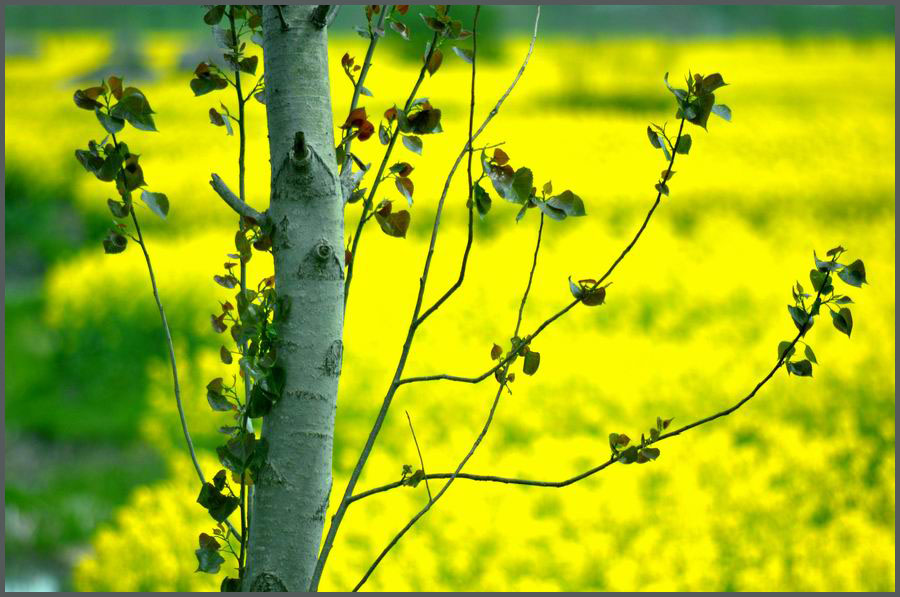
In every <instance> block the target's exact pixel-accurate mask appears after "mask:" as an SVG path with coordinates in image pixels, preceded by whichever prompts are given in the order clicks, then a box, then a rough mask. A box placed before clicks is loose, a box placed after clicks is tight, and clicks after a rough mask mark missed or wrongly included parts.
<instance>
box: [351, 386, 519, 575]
mask: <svg viewBox="0 0 900 597" xmlns="http://www.w3.org/2000/svg"><path fill="white" fill-rule="evenodd" d="M505 387H506V385H505V384H499V385H498V387H497V393H496V394H495V395H494V402H493V403H492V404H491V410H490V412H489V413H488V418H487V421H485V423H484V427H482V428H481V433H479V434H478V437H477V438H475V442H474V443H473V444H472V447H471V448H470V449H469V452H468V454H466V456H465V457H464V458H463V459H462V461H461V462H460V463H459V466H457V467H456V471H455V472H454V473H453V474H452V475H450V478H449V479H448V480H447V482H446V483H444V486H443V487H441V490H440V491H439V492H438V493H437V495H436V496H434V499H433V500H429V502H428V503H427V504H425V507H424V508H422V509H421V510H419V512H418V514H416V515H415V516H413V517H412V518H411V519H410V521H409V522H408V523H406V525H405V526H404V527H403V528H402V529H401V530H400V532H399V533H397V534H396V535H395V536H394V538H393V539H391V542H390V543H388V545H387V547H385V548H384V549H383V550H382V551H381V553H380V554H378V557H377V558H375V561H374V562H372V565H371V566H369V569H368V570H366V573H365V574H364V575H363V577H362V579H360V581H359V582H358V583H356V586H355V587H353V591H354V592H356V591H359V589H360V588H361V587H362V586H363V585H364V584H365V583H366V581H367V580H368V579H369V577H370V576H371V575H372V573H373V572H374V571H375V568H377V567H378V564H380V563H381V560H383V559H384V557H385V556H386V555H387V554H388V552H389V551H391V549H392V548H393V547H394V546H395V545H396V544H397V542H398V541H400V539H402V538H403V535H405V534H406V532H407V531H409V529H411V528H412V527H413V525H414V524H416V523H417V522H418V521H419V519H420V518H422V517H423V516H425V514H427V513H428V511H429V510H431V507H432V506H433V505H434V504H435V502H437V501H438V500H439V499H441V496H442V495H444V494H445V493H446V492H447V490H448V489H450V485H451V484H452V483H453V481H454V480H455V479H456V478H457V477H458V476H459V474H460V471H461V470H462V468H463V467H464V466H465V465H466V463H467V462H468V461H469V459H470V458H472V455H473V454H474V453H475V450H476V449H477V448H478V446H479V445H480V444H481V440H482V439H484V436H485V435H486V434H487V431H488V428H489V427H490V426H491V421H492V420H493V419H494V412H495V411H496V410H497V405H498V404H499V403H500V396H501V395H502V394H503V389H504V388H505Z"/></svg>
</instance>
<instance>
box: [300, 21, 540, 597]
mask: <svg viewBox="0 0 900 597" xmlns="http://www.w3.org/2000/svg"><path fill="white" fill-rule="evenodd" d="M540 16H541V7H540V6H538V7H537V13H536V15H535V21H534V34H533V35H532V37H531V43H530V45H529V47H528V53H527V54H526V55H525V60H524V61H523V63H522V67H521V68H520V69H519V72H518V73H517V74H516V76H515V78H514V79H513V82H512V84H511V85H510V86H509V88H508V89H507V90H506V92H505V93H504V94H503V95H502V96H501V98H500V100H499V101H498V102H497V104H496V106H495V107H494V109H493V110H491V113H490V114H489V115H488V117H487V118H486V119H485V121H484V123H483V124H482V125H481V127H480V128H479V129H478V132H476V133H475V135H474V136H471V137H470V138H469V139H468V140H467V141H466V146H465V148H464V150H463V151H462V152H461V153H460V154H459V156H458V157H457V159H456V162H455V163H454V164H453V167H452V168H451V170H450V175H449V176H448V178H447V182H446V183H445V184H444V190H443V193H442V194H441V199H440V201H439V202H438V208H437V213H436V214H435V222H434V228H433V230H432V235H431V243H430V246H429V249H428V256H427V257H426V261H425V268H424V271H423V273H422V277H421V278H420V279H419V293H418V297H417V299H416V306H415V309H414V310H413V316H412V321H411V323H410V326H409V330H408V331H407V335H406V340H405V342H404V344H403V349H402V351H401V353H400V359H399V362H398V363H397V369H396V371H395V372H394V377H393V379H392V381H391V385H390V386H389V387H388V391H387V393H386V394H385V397H384V400H383V402H382V405H381V409H380V410H379V412H378V415H377V417H376V419H375V423H374V424H373V426H372V430H371V431H370V432H369V437H368V438H367V439H366V444H365V446H363V449H362V452H361V453H360V456H359V459H358V460H357V463H356V466H355V467H354V469H353V472H352V473H351V475H350V480H349V481H348V483H347V487H346V489H345V490H344V495H343V497H342V498H341V502H340V504H339V505H338V508H337V511H336V512H335V514H334V516H333V517H332V519H331V525H330V526H329V528H328V534H327V535H326V536H325V540H324V541H323V543H322V550H321V552H320V553H319V558H318V560H317V562H316V569H315V571H314V572H313V576H312V579H311V581H310V590H311V591H314V590H316V589H317V588H318V585H319V580H320V578H321V576H322V570H323V569H324V567H325V562H326V561H327V559H328V554H329V553H330V552H331V547H332V545H333V544H334V538H335V536H336V535H337V531H338V528H340V524H341V521H342V520H343V518H344V513H345V512H346V511H347V500H348V499H349V498H350V497H351V496H352V495H353V489H354V488H355V487H356V483H357V482H358V481H359V477H360V475H361V474H362V469H363V467H364V466H365V464H366V461H367V460H368V458H369V454H370V453H371V451H372V446H373V445H374V444H375V439H376V438H377V437H378V433H379V431H381V426H382V425H383V424H384V420H385V417H386V416H387V412H388V409H389V408H390V406H391V402H392V400H393V398H394V394H395V393H396V392H397V388H399V387H400V378H401V375H402V374H403V369H404V367H405V366H406V360H407V358H408V357H409V351H410V349H411V348H412V341H413V337H414V336H415V332H416V328H417V321H418V319H419V313H420V310H421V308H422V298H423V296H424V294H425V281H426V279H427V278H428V270H429V268H430V265H431V258H432V256H433V254H434V244H435V241H436V239H437V229H438V226H439V225H440V216H441V211H442V209H443V205H444V201H445V199H446V197H447V191H448V189H449V186H450V179H451V178H452V176H453V173H454V172H455V171H456V168H457V167H458V166H459V163H460V161H461V160H462V158H463V156H464V155H465V153H466V151H467V150H468V148H469V147H471V145H472V142H473V141H474V139H475V137H477V136H478V135H479V134H481V132H482V131H483V130H484V128H485V127H486V126H487V124H488V123H489V122H490V121H491V119H493V117H494V116H496V115H497V112H498V111H499V109H500V106H501V105H502V103H503V102H504V101H505V100H506V98H507V97H508V96H509V94H510V93H512V90H513V88H514V87H515V85H516V83H518V81H519V79H520V78H521V76H522V73H523V72H524V71H525V67H526V66H527V65H528V60H529V59H530V58H531V54H532V52H533V51H534V44H535V41H536V40H537V30H538V23H539V22H540ZM435 43H436V42H435ZM435 43H432V45H431V49H433V48H434V46H435ZM425 63H426V64H427V63H428V60H427V58H426V60H425ZM424 73H425V67H424V66H423V69H422V71H420V73H419V79H420V81H421V79H422V78H423V77H424ZM417 87H418V84H417ZM410 98H412V95H411V96H410ZM408 103H409V102H407V104H408ZM398 133H399V127H398V129H397V130H396V131H395V132H394V135H393V136H392V137H391V144H390V145H389V147H388V150H390V149H391V148H392V147H393V145H394V142H395V141H396V139H397V136H398ZM387 157H388V154H387V153H386V154H385V159H384V161H382V163H381V168H380V169H379V172H378V176H377V177H376V179H375V183H376V184H375V185H373V190H372V193H370V199H371V197H372V196H373V194H374V192H375V187H377V183H378V182H379V179H380V178H381V175H382V173H383V171H384V167H385V164H386V163H387ZM369 203H371V200H369V201H368V202H367V205H368V204H369ZM364 207H365V206H364ZM363 214H365V209H364V211H363ZM361 221H362V220H361ZM361 228H362V224H360V226H359V228H358V231H359V230H360V229H361ZM358 240H359V238H358V236H357V238H354V243H356V242H358ZM354 248H355V245H354ZM355 253H356V251H355V250H354V251H353V255H352V256H351V265H352V263H353V262H352V260H353V259H355V257H356V255H355ZM349 282H350V269H349V268H348V275H347V284H349ZM347 288H348V287H347V286H346V285H345V295H344V300H345V304H344V308H345V310H346V299H347V296H346V291H347Z"/></svg>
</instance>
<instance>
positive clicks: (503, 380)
mask: <svg viewBox="0 0 900 597" xmlns="http://www.w3.org/2000/svg"><path fill="white" fill-rule="evenodd" d="M543 231H544V213H543V212H541V221H540V224H539V225H538V235H537V241H536V242H535V245H534V261H533V262H532V264H531V271H530V272H529V273H528V284H527V285H526V286H525V292H524V293H522V303H521V305H520V306H519V314H518V317H517V318H516V331H515V332H514V333H513V336H517V335H518V334H519V326H520V325H521V324H522V314H523V312H524V311H525V303H527V302H528V294H529V293H530V292H531V283H532V282H533V281H534V272H535V270H536V269H537V260H538V254H539V253H540V251H541V234H542V232H543ZM515 349H516V347H515V346H514V347H513V351H514V352H515ZM508 369H509V365H507V366H506V368H505V369H504V370H503V374H502V375H501V377H500V380H501V381H500V386H499V387H498V388H497V394H496V395H495V396H494V402H493V403H492V404H491V409H490V412H488V417H487V420H486V421H485V422H484V426H483V427H482V428H481V433H479V434H478V437H476V438H475V442H474V443H473V444H472V447H471V448H470V449H469V452H468V454H466V456H465V458H463V459H462V461H461V462H460V463H459V466H457V467H456V471H454V473H453V474H452V475H450V478H449V479H447V482H446V483H445V484H444V486H443V487H442V488H441V490H440V491H439V492H438V494H437V495H436V496H435V497H434V499H431V500H429V501H428V504H426V505H425V507H424V508H422V510H421V511H419V513H418V514H416V515H415V516H414V517H413V518H412V519H411V520H410V521H409V522H408V523H407V524H406V526H404V527H403V529H401V530H400V532H399V533H397V535H396V536H395V537H394V538H393V539H392V540H391V542H390V543H388V545H387V547H385V548H384V549H383V550H382V552H381V553H380V554H379V555H378V557H377V558H376V559H375V561H374V562H373V563H372V565H371V566H369V569H368V570H367V571H366V573H365V575H364V576H363V578H362V580H360V581H359V583H357V585H356V587H355V588H354V589H353V590H354V591H358V590H359V589H360V587H362V586H363V584H365V582H366V580H367V579H368V578H369V576H370V575H371V574H372V572H374V571H375V568H376V567H377V566H378V564H379V563H380V562H381V560H382V559H384V557H385V556H386V555H387V554H388V552H389V551H390V550H391V549H392V548H393V547H394V545H396V544H397V542H398V541H400V539H401V538H403V535H405V534H406V532H407V531H409V529H411V528H412V527H413V525H414V524H416V522H417V521H418V520H419V519H420V518H422V516H424V515H425V514H426V513H427V512H428V511H429V510H430V509H431V507H432V506H434V504H435V502H437V501H438V500H439V499H440V498H441V496H442V495H444V493H446V491H447V490H448V489H450V485H451V484H452V483H453V481H455V480H456V478H457V477H458V476H459V474H460V472H461V471H462V468H463V467H464V466H465V464H466V462H468V461H469V459H470V458H471V457H472V455H473V454H474V453H475V450H476V449H477V448H478V446H479V445H480V444H481V440H483V439H484V436H485V435H487V432H488V429H490V426H491V422H492V421H493V420H494V412H495V411H496V410H497V404H498V403H499V402H500V396H501V395H502V393H503V388H505V387H506V384H507V382H506V372H507V370H508ZM407 416H408V415H407ZM426 482H427V476H426Z"/></svg>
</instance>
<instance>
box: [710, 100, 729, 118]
mask: <svg viewBox="0 0 900 597" xmlns="http://www.w3.org/2000/svg"><path fill="white" fill-rule="evenodd" d="M712 113H713V114H715V115H716V116H718V117H719V118H722V119H723V120H727V121H728V122H731V108H729V107H728V106H726V105H725V104H714V105H713V107H712Z"/></svg>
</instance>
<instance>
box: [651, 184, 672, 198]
mask: <svg viewBox="0 0 900 597" xmlns="http://www.w3.org/2000/svg"><path fill="white" fill-rule="evenodd" d="M653 188H654V189H656V191H657V192H658V193H662V194H663V195H665V196H666V197H668V196H669V185H667V184H666V183H664V182H658V183H656V184H655V185H654V186H653Z"/></svg>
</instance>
